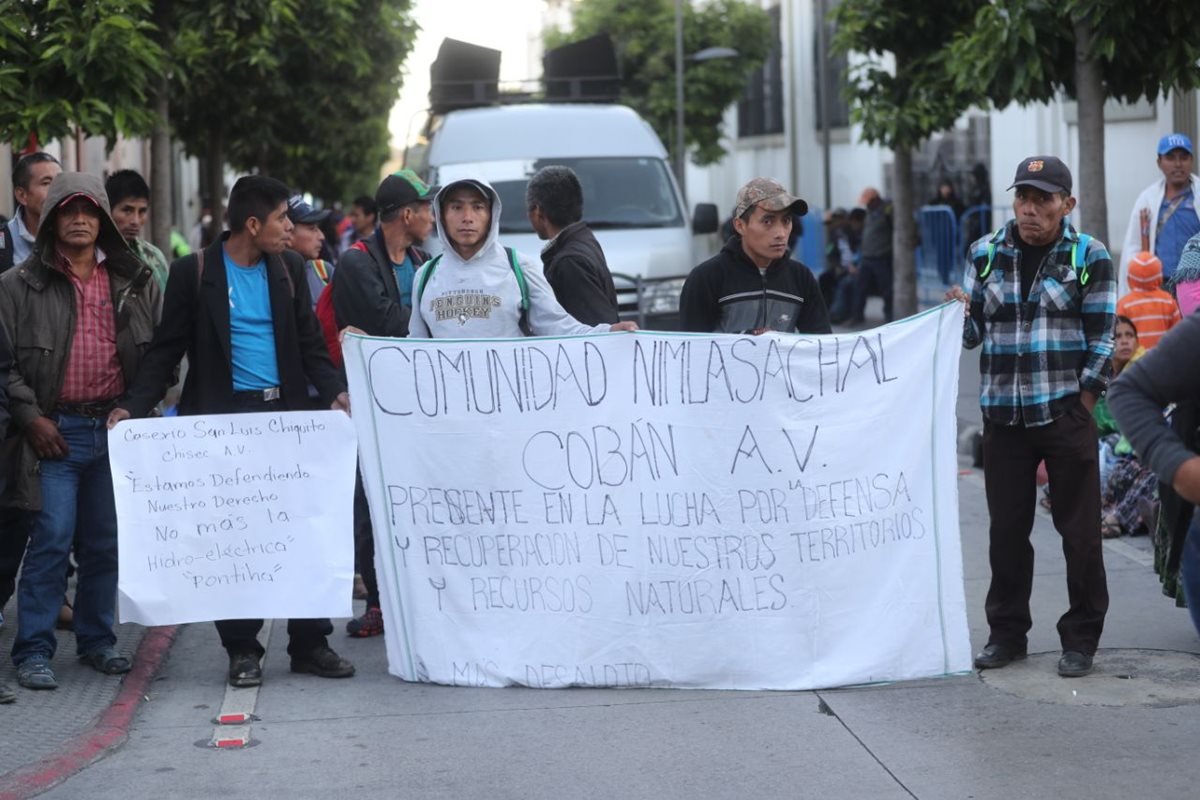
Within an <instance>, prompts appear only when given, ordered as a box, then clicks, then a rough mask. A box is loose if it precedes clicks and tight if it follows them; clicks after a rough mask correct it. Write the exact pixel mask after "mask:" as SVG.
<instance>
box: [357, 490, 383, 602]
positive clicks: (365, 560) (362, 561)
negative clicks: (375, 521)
mask: <svg viewBox="0 0 1200 800" xmlns="http://www.w3.org/2000/svg"><path fill="white" fill-rule="evenodd" d="M354 571H355V572H357V573H358V574H359V575H362V579H363V585H364V586H366V587H367V608H379V577H378V576H377V575H376V574H375V532H374V531H373V530H372V528H371V508H370V506H368V505H367V493H366V492H365V491H363V481H362V471H361V470H360V471H359V472H358V473H357V474H356V475H355V478H354Z"/></svg>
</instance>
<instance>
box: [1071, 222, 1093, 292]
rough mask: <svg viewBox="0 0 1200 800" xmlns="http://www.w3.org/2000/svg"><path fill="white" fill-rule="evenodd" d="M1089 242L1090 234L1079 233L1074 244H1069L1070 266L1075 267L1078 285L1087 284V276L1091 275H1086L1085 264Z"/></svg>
mask: <svg viewBox="0 0 1200 800" xmlns="http://www.w3.org/2000/svg"><path fill="white" fill-rule="evenodd" d="M1091 243H1092V237H1091V235H1090V234H1086V233H1081V234H1079V238H1078V239H1077V240H1076V242H1075V244H1073V245H1071V266H1072V267H1074V268H1075V272H1076V274H1077V275H1079V285H1080V286H1087V282H1088V278H1090V277H1091V276H1090V275H1088V265H1087V251H1088V246H1089V245H1090V244H1091Z"/></svg>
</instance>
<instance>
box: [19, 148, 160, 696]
mask: <svg viewBox="0 0 1200 800" xmlns="http://www.w3.org/2000/svg"><path fill="white" fill-rule="evenodd" d="M43 209H44V210H43V214H42V218H41V221H40V224H39V226H38V232H37V237H36V239H35V241H34V245H33V251H32V252H31V253H30V255H29V257H28V258H26V259H25V260H24V261H23V262H22V263H21V264H20V265H19V266H17V267H15V268H14V269H11V270H9V271H8V272H6V273H4V275H3V276H0V323H3V325H4V327H5V329H6V331H7V333H8V335H9V338H10V339H11V340H12V344H13V350H14V352H15V353H16V354H17V361H16V363H15V364H14V366H13V374H12V376H11V378H10V380H9V393H10V412H11V414H12V426H13V427H14V428H15V429H16V430H17V431H18V432H19V433H20V434H21V435H20V436H17V437H10V438H9V439H8V441H7V444H6V447H5V450H4V456H5V459H6V462H7V463H6V464H5V466H6V467H7V471H8V476H9V483H8V486H7V489H6V492H5V495H4V499H3V502H4V503H5V504H6V505H10V506H15V507H17V508H22V509H27V510H29V511H30V512H31V523H30V532H29V546H28V549H27V550H26V553H25V565H24V568H23V570H22V573H21V580H20V584H19V586H18V589H17V592H18V613H17V636H16V639H15V641H14V642H13V649H12V658H13V663H14V664H15V665H16V667H17V682H18V683H19V684H21V686H24V687H26V688H28V689H54V688H56V687H57V685H58V683H57V680H56V678H55V675H54V671H53V669H52V668H51V665H50V663H51V660H52V659H53V658H54V653H55V650H56V647H57V641H56V639H55V636H54V625H55V621H56V619H57V617H58V611H59V606H60V605H61V603H62V597H63V592H64V590H65V589H66V574H67V558H68V554H69V553H70V551H71V548H72V544H73V545H74V549H75V558H76V561H77V562H78V564H79V579H78V585H77V588H76V593H75V608H76V610H75V639H76V649H77V651H78V655H79V657H80V659H81V660H82V661H83V662H84V663H86V664H88V665H89V666H91V667H94V668H95V669H97V670H99V671H100V672H104V673H107V674H118V673H122V672H128V671H129V668H130V663H129V659H128V658H126V657H125V656H123V655H121V653H120V652H119V651H118V650H117V649H116V641H117V637H116V634H115V632H114V630H113V621H114V604H115V600H116V592H117V514H116V507H115V505H114V501H113V487H112V474H111V473H110V471H109V464H108V444H107V431H106V428H105V422H106V419H107V417H108V413H109V412H110V411H111V410H112V409H113V407H114V406H115V404H116V400H117V398H118V397H120V395H121V393H122V392H123V391H124V390H125V387H126V385H127V384H128V383H130V382H131V381H132V380H133V376H134V373H135V372H136V370H137V367H138V363H139V361H140V359H141V356H142V353H143V352H144V350H145V348H146V346H147V345H148V344H149V343H150V339H151V337H152V336H153V333H154V326H155V323H156V322H157V314H158V308H159V304H160V303H159V288H158V284H157V282H155V281H154V280H153V277H154V274H153V270H151V269H150V267H148V266H146V265H145V264H143V263H142V262H141V261H140V260H139V259H138V258H137V256H136V255H135V254H134V253H133V251H132V250H130V248H129V245H128V244H127V243H126V241H125V238H124V237H123V236H121V232H120V230H118V228H117V226H116V224H115V223H114V222H113V220H112V217H111V216H110V214H109V208H108V197H107V195H106V193H105V191H104V186H103V185H102V184H101V182H100V179H99V178H97V177H96V176H94V175H85V174H83V173H77V172H68V173H63V174H61V175H59V176H58V177H56V178H55V179H54V181H53V182H52V183H51V184H50V188H49V192H48V194H47V196H46V203H45V205H44V207H43Z"/></svg>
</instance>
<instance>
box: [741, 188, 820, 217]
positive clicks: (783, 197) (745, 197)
mask: <svg viewBox="0 0 1200 800" xmlns="http://www.w3.org/2000/svg"><path fill="white" fill-rule="evenodd" d="M751 206H762V207H763V209H764V210H766V211H782V210H783V209H785V208H790V209H791V210H792V213H793V214H799V215H800V216H804V215H805V214H807V213H808V203H806V202H804V201H803V200H801V199H800V198H799V197H796V196H795V195H792V194H788V192H787V190H786V189H784V188H783V184H781V183H780V182H779V181H777V180H773V179H771V178H755V179H754V180H752V181H750V182H749V183H747V184H746V185H745V186H743V187H742V188H741V189H738V193H737V200H735V201H734V205H733V216H734V217H735V218H737V217H740V216H742V214H745V213H746V210H747V209H748V208H750V207H751Z"/></svg>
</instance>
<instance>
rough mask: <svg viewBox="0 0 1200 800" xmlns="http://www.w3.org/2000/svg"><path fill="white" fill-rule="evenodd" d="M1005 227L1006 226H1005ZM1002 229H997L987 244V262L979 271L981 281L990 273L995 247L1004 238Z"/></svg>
mask: <svg viewBox="0 0 1200 800" xmlns="http://www.w3.org/2000/svg"><path fill="white" fill-rule="evenodd" d="M1005 227H1007V226H1005ZM1004 230H1005V228H1004V227H1001V228H997V229H996V232H995V233H993V234H992V236H991V238H990V239H988V243H987V262H986V263H985V264H984V265H983V269H981V270H979V280H983V279H984V278H986V277H987V276H988V275H990V274H991V272H992V263H993V262H994V261H995V260H996V245H997V244H998V243H999V242H1000V241H1001V240H1002V239H1003V238H1004Z"/></svg>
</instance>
